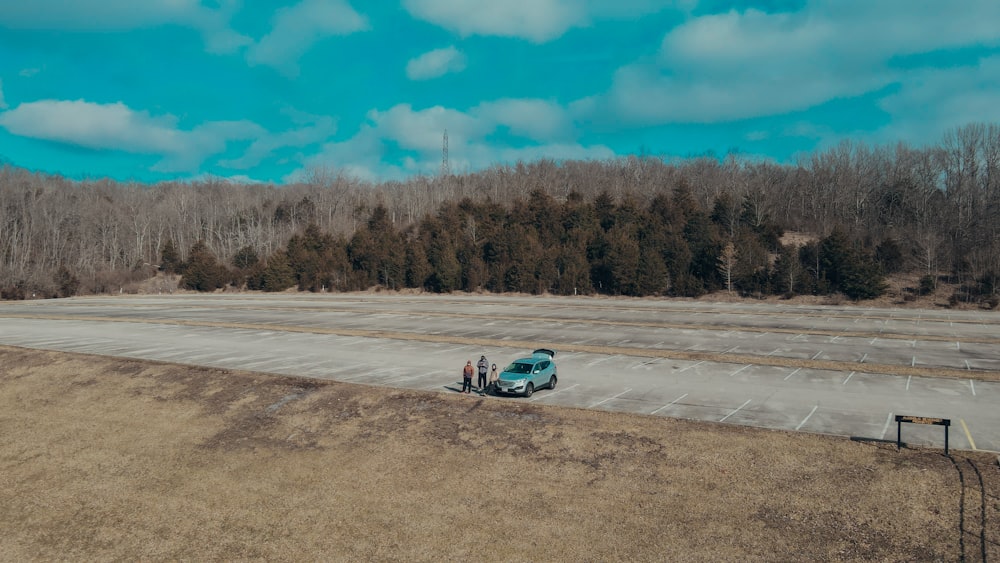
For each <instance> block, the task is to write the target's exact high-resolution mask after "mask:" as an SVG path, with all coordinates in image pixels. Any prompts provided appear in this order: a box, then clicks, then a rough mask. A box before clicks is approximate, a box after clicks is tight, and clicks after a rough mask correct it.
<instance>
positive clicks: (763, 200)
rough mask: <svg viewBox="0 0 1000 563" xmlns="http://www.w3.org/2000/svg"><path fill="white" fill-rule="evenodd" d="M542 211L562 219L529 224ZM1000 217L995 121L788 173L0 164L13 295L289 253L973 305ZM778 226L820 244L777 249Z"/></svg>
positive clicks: (445, 285) (346, 275)
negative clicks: (882, 279)
mask: <svg viewBox="0 0 1000 563" xmlns="http://www.w3.org/2000/svg"><path fill="white" fill-rule="evenodd" d="M536 209H544V210H545V213H550V214H551V215H550V216H549V217H547V218H546V219H545V220H544V221H539V222H531V221H527V220H526V219H525V217H527V216H532V217H535V216H537V211H536ZM998 211H1000V128H998V127H997V126H995V125H969V126H966V127H963V128H960V129H957V130H955V131H952V132H951V133H949V134H948V135H946V136H945V137H944V138H943V139H942V141H941V143H940V144H938V145H937V146H930V147H924V148H913V147H909V146H907V145H905V144H897V145H893V146H877V147H871V146H868V145H864V144H860V143H852V142H844V143H842V144H841V145H839V146H837V147H835V148H832V149H829V150H824V151H817V152H815V153H813V154H810V155H804V156H802V157H801V158H799V159H798V161H797V162H796V163H794V164H776V163H773V162H762V161H758V160H754V159H744V158H740V157H739V156H729V157H726V158H724V159H717V158H709V157H704V158H692V159H685V160H666V159H660V158H655V157H643V158H640V157H629V158H622V159H616V160H612V161H602V162H597V161H586V162H578V161H570V162H563V163H556V162H553V161H539V162H534V163H530V164H523V163H519V164H517V165H513V166H496V167H493V168H490V169H487V170H483V171H480V172H476V173H469V174H461V175H451V176H443V177H414V178H410V179H408V180H406V181H402V182H385V183H378V184H375V183H367V182H363V181H360V180H357V179H353V178H349V177H346V176H343V175H340V174H337V173H332V172H329V171H323V170H317V171H315V172H314V174H313V176H312V177H311V178H309V179H307V180H306V181H303V182H301V183H299V184H295V185H289V186H282V187H276V186H270V185H240V184H234V183H230V182H226V181H222V180H217V179H207V180H203V181H197V182H187V183H181V182H169V183H161V184H156V185H152V186H145V185H139V184H134V183H119V182H112V181H108V180H99V181H83V182H77V181H69V180H66V179H63V178H60V177H54V176H47V175H42V174H35V173H30V172H28V171H25V170H22V169H17V168H14V167H11V166H4V167H2V168H0V290H2V294H3V296H4V297H6V298H19V297H22V296H31V295H35V296H55V295H69V294H74V293H101V292H110V291H114V292H118V291H125V290H127V288H129V287H134V286H135V285H136V284H137V283H138V282H139V281H141V280H145V279H148V278H150V277H151V276H153V275H154V274H155V273H156V272H157V271H158V270H160V269H163V270H168V271H171V270H179V269H180V268H181V266H184V267H185V268H187V267H189V266H190V265H191V264H199V263H202V262H204V263H209V262H214V263H215V264H217V265H222V266H224V269H225V270H226V272H225V273H224V274H223V273H222V272H221V270H220V271H219V272H216V273H215V274H211V275H208V276H207V278H206V279H208V280H209V281H210V283H207V284H206V286H207V285H217V283H219V282H218V278H220V277H221V279H222V280H223V282H224V284H237V285H239V284H246V285H247V286H248V287H260V288H267V287H274V286H275V285H278V284H276V281H271V282H268V281H266V279H265V278H263V277H261V276H263V273H264V272H265V271H266V272H267V273H268V275H269V276H272V277H271V278H268V279H272V280H276V279H281V276H282V275H284V274H283V271H284V269H283V268H282V267H281V262H282V259H284V260H285V261H287V262H288V268H289V271H291V272H292V274H291V275H292V276H293V277H294V279H295V281H294V283H295V284H298V285H302V287H304V288H307V289H316V288H318V289H322V288H323V287H324V286H325V287H327V288H328V289H346V288H359V287H365V285H366V284H369V286H370V285H383V286H386V287H397V288H398V287H419V286H421V285H422V286H424V287H427V288H429V289H431V290H435V291H447V290H452V289H479V288H482V289H484V290H488V291H500V290H512V289H516V290H518V291H528V292H539V291H553V292H558V293H564V292H570V291H572V290H573V289H575V290H576V291H577V292H586V291H596V292H604V293H616V294H627V295H644V294H655V293H665V294H668V295H696V294H698V293H700V292H703V291H714V290H717V289H720V288H722V289H728V288H731V289H732V290H733V291H739V292H743V293H748V294H766V293H788V292H791V293H826V292H829V291H839V292H844V293H845V294H848V295H851V296H856V297H859V298H863V297H864V296H866V295H869V294H872V293H877V291H878V287H879V284H878V283H875V284H874V286H872V287H862V286H864V285H865V284H858V283H856V282H855V281H852V280H862V279H876V280H877V279H878V277H879V275H880V274H891V273H893V272H903V273H909V274H913V273H916V274H919V276H922V277H923V282H922V287H923V288H924V289H925V290H931V289H933V287H934V284H935V283H937V281H938V280H939V279H941V278H942V277H947V278H949V281H952V282H955V283H957V284H958V285H959V287H961V290H960V292H959V294H958V296H957V297H956V298H958V299H965V300H973V301H975V300H986V299H991V298H994V296H995V295H996V294H997V283H996V282H997V279H998V277H1000V274H998V273H1000V214H998ZM591 215H593V217H594V218H596V219H594V220H596V221H597V223H596V226H595V224H594V223H590V222H588V221H591ZM566 217H571V218H572V219H570V220H569V221H570V224H567V223H566V221H567V219H566ZM373 221H374V222H373ZM574 221H578V222H579V224H577V223H574ZM783 231H795V232H800V233H806V234H808V235H810V237H809V240H812V241H814V242H813V243H811V244H807V245H806V246H805V247H801V248H800V247H795V248H791V247H790V246H789V247H782V246H781V245H780V244H778V243H777V242H776V241H777V240H778V239H777V237H778V234H779V233H781V232H783ZM384 237H388V240H391V242H392V244H391V247H392V249H391V251H390V252H388V254H387V253H386V252H384V251H383V248H384V247H383V243H385V242H386V239H385V238H384ZM317 248H322V249H323V250H322V252H320V251H319V250H316V249H317ZM824 248H825V249H826V250H824ZM366 249H367V250H366ZM838 249H845V250H844V251H840V250H838ZM167 251H169V252H167ZM317 252H318V253H319V254H321V255H322V260H321V261H320V262H319V265H315V264H314V265H311V266H309V268H314V269H315V272H313V273H310V272H308V271H300V270H299V269H297V268H298V265H300V264H303V263H305V262H308V260H305V261H304V259H301V258H300V256H301V255H303V254H309V253H317ZM421 252H422V253H423V257H421V255H420V253H421ZM689 254H690V256H688V255H689ZM164 255H174V258H173V260H174V262H170V261H169V260H163V258H164ZM282 257H283V258H282ZM657 257H659V258H662V262H663V268H664V269H665V275H662V276H661V275H660V273H659V271H660V265H659V262H660V261H661V260H659V259H657ZM765 257H766V259H765ZM209 258H211V260H210V259H209ZM407 260H409V262H407ZM424 260H426V264H427V266H426V267H427V268H429V270H428V271H427V272H426V273H427V277H422V274H423V273H424V272H423V271H422V270H421V268H423V267H424V266H423V264H424ZM765 262H766V263H765ZM324 264H330V266H326V265H324ZM400 264H403V266H400ZM407 264H411V265H413V267H412V268H408V267H407V266H406V265H407ZM633 264H638V265H637V266H636V267H635V268H634V278H629V272H632V271H633ZM793 266H797V267H798V268H801V270H798V269H796V268H795V267H793ZM841 266H843V267H841ZM209 273H211V272H209ZM285 273H286V274H287V272H285ZM216 274H217V275H216ZM275 276H277V277H275ZM186 279H188V280H190V279H193V276H192V274H190V273H189V274H188V276H186ZM302 279H305V280H307V283H305V284H302V281H301V280H302ZM313 279H316V280H319V285H318V286H317V285H316V283H314V282H312V281H308V280H313ZM421 280H422V281H421ZM781 280H784V281H781ZM810 280H811V281H810ZM286 281H287V278H286ZM268 284H271V285H270V286H269V285H268ZM845 284H846V285H845ZM196 285H198V286H201V285H202V284H201V283H200V282H199V283H197V284H196ZM852 287H854V289H852Z"/></svg>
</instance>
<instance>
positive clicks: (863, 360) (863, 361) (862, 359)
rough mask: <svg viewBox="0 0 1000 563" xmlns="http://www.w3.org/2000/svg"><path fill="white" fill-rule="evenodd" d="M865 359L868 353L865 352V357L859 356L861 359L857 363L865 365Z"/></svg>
mask: <svg viewBox="0 0 1000 563" xmlns="http://www.w3.org/2000/svg"><path fill="white" fill-rule="evenodd" d="M866 359H868V352H865V355H864V356H861V359H860V360H858V363H859V364H863V363H865V360H866Z"/></svg>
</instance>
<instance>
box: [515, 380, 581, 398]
mask: <svg viewBox="0 0 1000 563" xmlns="http://www.w3.org/2000/svg"><path fill="white" fill-rule="evenodd" d="M579 386H580V384H579V383H574V384H573V385H570V386H569V387H560V388H559V389H556V390H555V391H552V392H551V393H546V394H544V395H535V396H533V397H532V398H530V399H528V400H529V401H537V400H538V399H545V398H547V397H551V396H552V395H555V394H556V393H560V392H562V391H569V390H570V389H572V388H574V387H579Z"/></svg>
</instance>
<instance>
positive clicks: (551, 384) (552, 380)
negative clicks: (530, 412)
mask: <svg viewBox="0 0 1000 563" xmlns="http://www.w3.org/2000/svg"><path fill="white" fill-rule="evenodd" d="M556 381H558V380H557V379H556V376H554V375H553V376H552V377H550V378H549V389H555V388H556Z"/></svg>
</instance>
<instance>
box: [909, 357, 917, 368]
mask: <svg viewBox="0 0 1000 563" xmlns="http://www.w3.org/2000/svg"><path fill="white" fill-rule="evenodd" d="M915 365H917V357H916V356H913V359H912V360H910V367H913V366H915Z"/></svg>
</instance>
